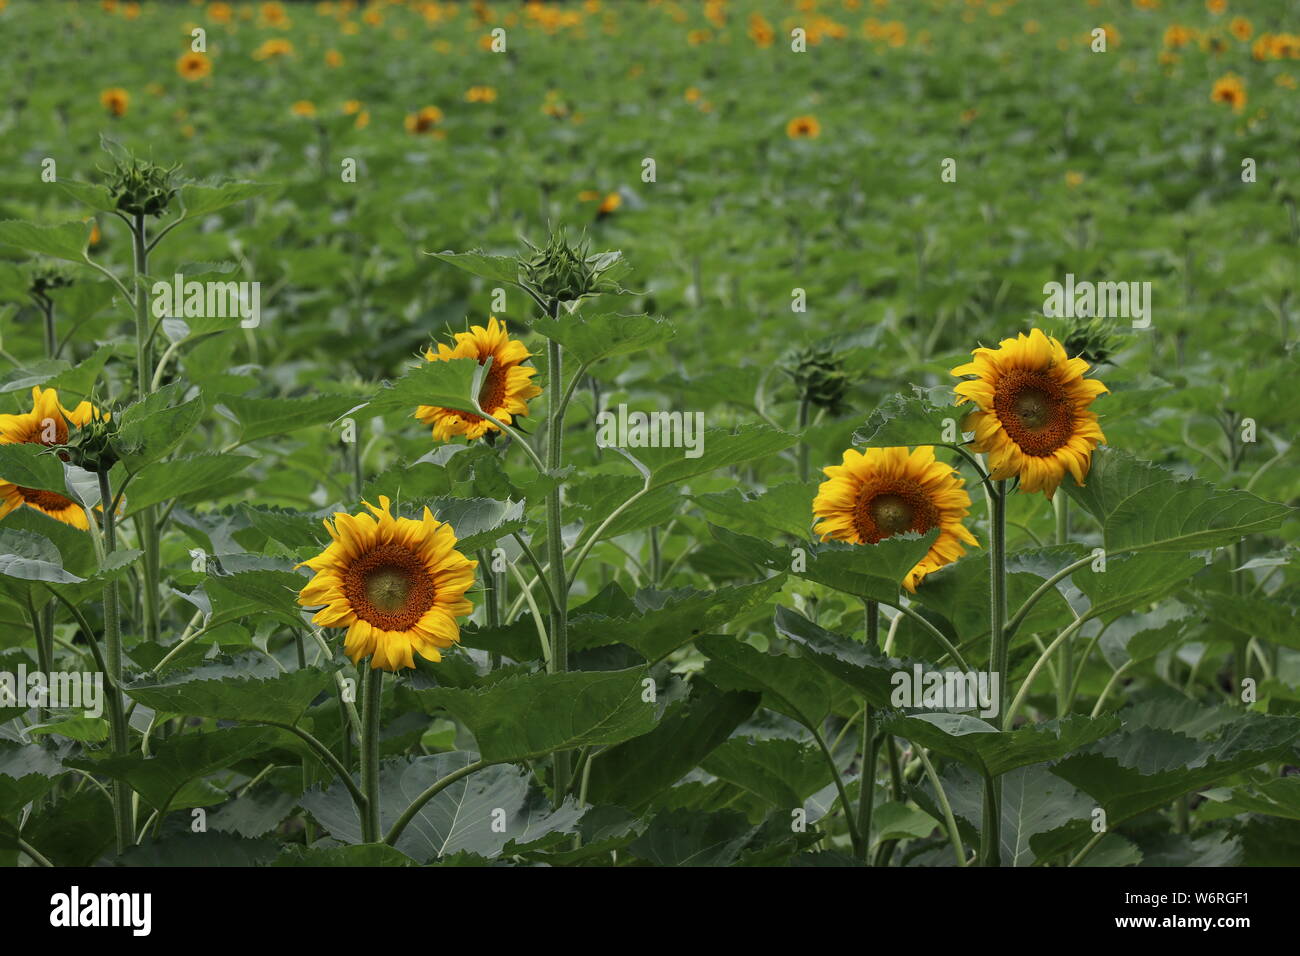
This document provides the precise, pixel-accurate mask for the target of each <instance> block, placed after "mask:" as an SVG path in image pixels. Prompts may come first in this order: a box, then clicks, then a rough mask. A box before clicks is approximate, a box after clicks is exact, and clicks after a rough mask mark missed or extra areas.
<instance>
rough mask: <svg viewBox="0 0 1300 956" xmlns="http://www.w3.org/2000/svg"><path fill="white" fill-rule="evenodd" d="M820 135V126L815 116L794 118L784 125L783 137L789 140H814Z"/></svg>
mask: <svg viewBox="0 0 1300 956" xmlns="http://www.w3.org/2000/svg"><path fill="white" fill-rule="evenodd" d="M821 134H822V124H821V123H819V122H818V121H817V117H815V116H796V117H795V118H794V119H792V120H790V122H788V123H786V124H785V135H786V136H789V137H790V138H791V139H816V138H817V137H818V136H820V135H821Z"/></svg>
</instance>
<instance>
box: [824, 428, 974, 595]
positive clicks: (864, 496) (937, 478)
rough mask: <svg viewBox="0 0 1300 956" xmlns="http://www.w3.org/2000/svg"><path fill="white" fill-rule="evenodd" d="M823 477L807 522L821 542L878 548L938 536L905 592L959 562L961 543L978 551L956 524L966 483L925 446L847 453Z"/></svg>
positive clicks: (966, 502)
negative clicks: (911, 535) (910, 537)
mask: <svg viewBox="0 0 1300 956" xmlns="http://www.w3.org/2000/svg"><path fill="white" fill-rule="evenodd" d="M822 471H823V472H824V473H825V475H826V481H823V482H822V483H821V485H820V486H819V487H818V489H817V497H816V498H814V499H813V514H815V515H816V516H817V517H819V518H821V519H822V521H821V523H820V524H818V525H817V526H816V527H814V528H813V531H814V532H816V533H817V534H820V535H821V536H822V540H823V541H825V540H826V539H827V538H834V539H835V540H836V541H848V542H851V543H852V544H877V543H879V542H880V541H883V540H884V539H885V538H891V537H893V536H894V535H896V534H906V533H907V532H909V531H913V532H916V533H917V534H925V533H926V532H928V531H931V530H933V529H935V528H938V529H939V537H938V538H936V539H935V541H934V543H933V544H932V545H930V550H929V551H928V552H926V555H925V557H924V558H922V559H921V560H920V561H919V562H918V563H917V565H916V566H915V567H914V568H912V570H911V571H909V572H908V574H907V577H906V578H904V580H903V586H904V587H905V588H907V589H908V590H909V591H915V590H916V585H917V584H918V583H919V582H920V581H921V579H922V578H924V577H925V576H926V575H927V574H929V573H930V572H931V571H937V570H938V569H939V568H941V567H943V566H944V565H945V564H951V563H952V562H953V561H956V560H957V559H958V558H960V557H961V556H962V555H963V554H965V553H966V549H965V548H964V547H962V542H965V543H966V544H971V545H976V546H978V545H979V542H978V541H976V540H975V537H974V535H972V534H971V533H970V532H969V531H967V530H966V527H965V525H963V524H962V518H964V517H966V515H967V514H969V509H970V495H968V494H967V493H966V486H965V483H964V482H963V481H962V479H961V476H960V475H958V474H957V473H956V472H955V471H953V469H952V468H951V467H950V466H948V465H945V464H943V463H942V462H939V461H936V460H935V457H934V448H932V447H931V446H929V445H923V446H921V447H920V448H917V449H916V450H915V451H911V452H909V451H908V449H906V448H868V449H867V450H866V452H865V453H862V452H858V451H855V450H853V449H852V448H850V449H849V450H848V451H846V452H845V453H844V461H843V464H839V465H830V466H829V467H827V468H823V469H822Z"/></svg>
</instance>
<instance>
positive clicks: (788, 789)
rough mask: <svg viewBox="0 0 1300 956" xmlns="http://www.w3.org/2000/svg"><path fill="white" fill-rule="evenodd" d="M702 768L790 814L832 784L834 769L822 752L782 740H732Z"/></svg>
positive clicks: (710, 757)
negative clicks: (832, 769) (832, 771)
mask: <svg viewBox="0 0 1300 956" xmlns="http://www.w3.org/2000/svg"><path fill="white" fill-rule="evenodd" d="M701 766H702V767H703V768H704V770H705V771H707V772H708V773H711V774H713V775H714V776H715V777H719V778H721V779H723V780H727V781H729V782H731V783H734V784H735V785H736V786H738V787H743V788H744V789H746V790H748V791H750V792H751V793H753V794H755V795H757V796H758V797H760V798H762V799H763V800H764V801H766V802H768V803H770V804H772V805H773V806H775V807H783V808H785V809H786V810H793V809H796V808H798V807H802V806H803V804H804V801H805V800H806V799H808V797H810V796H811V795H812V794H814V793H816V792H817V791H818V790H820V789H822V787H825V786H826V785H827V784H829V783H830V782H831V769H830V767H829V766H828V765H827V763H826V758H825V757H824V756H823V755H822V752H821V750H819V749H818V748H817V747H815V746H813V745H811V744H801V743H799V742H798V741H796V740H785V739H781V738H773V739H771V740H754V739H752V738H749V737H732V738H731V739H730V740H728V741H726V742H725V743H723V744H722V745H721V746H720V747H718V748H717V749H716V750H714V751H713V753H711V754H709V755H708V756H707V757H705V758H704V761H703V763H702V764H701Z"/></svg>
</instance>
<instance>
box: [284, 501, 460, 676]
mask: <svg viewBox="0 0 1300 956" xmlns="http://www.w3.org/2000/svg"><path fill="white" fill-rule="evenodd" d="M363 503H364V504H365V506H366V508H368V509H369V510H370V512H371V513H370V514H365V513H364V512H363V513H361V514H358V515H350V514H347V513H346V512H342V511H340V512H336V513H335V515H334V522H333V524H331V523H330V522H329V521H328V520H326V521H325V530H326V531H328V532H329V534H330V537H331V538H332V539H333V540H332V541H331V542H330V544H329V545H328V546H327V547H326V548H325V550H324V551H322V552H321V553H320V554H319V555H317V556H316V557H314V558H312V559H311V560H309V561H304V562H302V564H300V565H298V567H308V568H311V569H312V570H313V571H314V572H316V573H315V575H314V576H313V577H312V579H311V580H310V581H309V582H307V585H306V586H305V587H304V588H303V589H302V591H301V592H299V594H298V603H299V604H301V605H302V606H303V607H319V608H320V610H318V611H317V612H316V614H315V616H314V617H313V618H312V622H313V623H314V624H319V625H320V626H321V627H346V628H347V629H348V634H347V638H346V640H345V641H344V644H343V649H344V651H345V652H346V653H347V655H348V656H349V657H350V658H352V663H353V664H356V663H358V662H359V661H360V660H361V658H363V657H369V658H370V666H371V668H383V669H384V670H388V671H395V670H397V669H399V668H402V667H414V666H415V660H414V657H413V656H412V655H413V653H418V654H419V655H420V656H421V657H423V658H426V659H427V660H431V661H434V662H437V661H440V660H442V654H441V653H440V650H445V649H446V648H448V647H451V646H452V645H453V644H455V643H457V642H458V641H459V640H460V625H459V624H458V623H457V622H456V618H458V617H464V616H465V615H467V614H470V613H472V612H473V610H474V605H473V604H471V603H470V602H469V601H468V600H467V599H466V597H465V592H466V591H468V590H469V589H470V587H472V586H473V584H474V569H475V568H476V567H478V562H477V561H471V560H469V559H468V558H466V557H465V556H464V555H463V554H461V553H460V552H459V551H457V550H456V533H455V532H454V531H453V530H452V528H451V525H448V524H445V523H444V522H441V521H439V520H438V519H436V518H435V517H434V516H433V513H432V512H431V511H429V509H428V508H425V509H424V517H423V518H422V519H421V520H418V521H417V520H416V519H414V518H397V517H394V516H393V513H392V511H391V510H390V506H389V501H388V498H387V497H386V496H383V495H381V496H380V498H379V507H378V508H376V507H375V506H374V505H372V504H370V503H369V502H363Z"/></svg>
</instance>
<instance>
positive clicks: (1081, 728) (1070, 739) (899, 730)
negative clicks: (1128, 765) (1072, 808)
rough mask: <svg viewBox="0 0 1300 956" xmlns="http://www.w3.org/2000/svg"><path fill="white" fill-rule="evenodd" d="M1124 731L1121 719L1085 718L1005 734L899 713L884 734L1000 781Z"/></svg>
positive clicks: (940, 717) (966, 722)
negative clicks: (1012, 772) (1006, 775)
mask: <svg viewBox="0 0 1300 956" xmlns="http://www.w3.org/2000/svg"><path fill="white" fill-rule="evenodd" d="M1117 727H1119V720H1118V718H1116V717H1114V716H1111V715H1106V716H1103V717H1084V716H1082V715H1079V714H1074V715H1071V716H1069V717H1066V718H1065V719H1064V720H1050V721H1047V722H1046V723H1041V724H1029V725H1028V726H1026V727H1022V728H1020V729H1019V730H1008V731H1000V730H998V729H997V728H996V727H994V726H993V725H992V724H989V723H987V722H986V721H983V720H980V719H979V718H978V717H972V716H970V715H969V714H950V713H943V712H935V713H913V714H901V713H893V714H891V715H889V716H888V717H886V718H885V720H884V721H883V722H882V724H881V729H882V730H883V731H884V732H885V733H889V734H893V735H894V736H897V737H906V738H907V739H908V740H912V741H915V742H916V743H918V744H920V745H921V746H923V747H928V748H929V749H931V750H933V751H935V752H936V753H938V754H942V755H943V756H945V757H950V758H952V759H953V760H959V761H961V762H962V763H964V764H966V766H968V767H970V768H971V769H972V770H975V771H977V772H978V773H980V774H982V775H984V776H997V775H999V774H1003V773H1006V772H1008V771H1010V770H1014V769H1016V768H1017V767H1025V766H1028V765H1029V764H1032V763H1042V762H1043V761H1045V760H1056V759H1058V758H1060V757H1063V756H1065V755H1066V754H1068V753H1070V752H1071V751H1074V750H1078V749H1079V748H1080V747H1082V746H1084V745H1085V744H1090V743H1092V742H1093V741H1095V740H1098V739H1099V738H1101V737H1104V736H1105V735H1106V734H1108V733H1110V732H1111V731H1113V730H1115V729H1116V728H1117Z"/></svg>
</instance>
